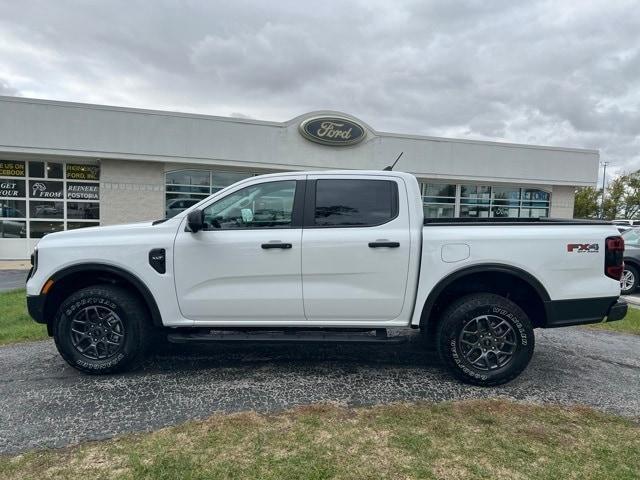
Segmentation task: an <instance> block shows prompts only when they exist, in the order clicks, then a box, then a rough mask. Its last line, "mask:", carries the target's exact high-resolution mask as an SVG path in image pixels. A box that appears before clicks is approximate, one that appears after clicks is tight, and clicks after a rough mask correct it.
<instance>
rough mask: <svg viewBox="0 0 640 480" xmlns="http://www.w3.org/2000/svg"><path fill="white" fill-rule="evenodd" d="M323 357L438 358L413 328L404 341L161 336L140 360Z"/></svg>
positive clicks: (362, 360) (368, 361) (148, 366)
mask: <svg viewBox="0 0 640 480" xmlns="http://www.w3.org/2000/svg"><path fill="white" fill-rule="evenodd" d="M327 362H330V363H334V362H335V363H340V364H343V366H346V365H351V366H352V367H357V366H365V367H368V366H404V367H430V366H433V367H436V368H441V362H440V359H439V357H438V354H437V352H436V348H435V345H433V344H432V343H428V342H426V341H425V340H424V339H423V338H422V337H421V336H420V335H418V334H412V335H410V338H409V340H408V341H407V342H405V343H399V344H380V345H378V344H358V343H342V344H332V343H295V342H292V343H280V344H278V343H271V344H270V343H262V342H241V343H240V342H239V343H217V342H211V343H209V344H199V343H189V344H173V343H169V342H166V341H161V342H159V343H158V344H156V345H154V347H153V348H152V351H151V352H150V355H149V359H148V360H147V361H146V362H145V364H144V365H143V369H144V371H145V372H146V373H151V372H152V371H154V370H155V371H164V370H171V371H175V370H176V369H180V370H200V369H207V368H234V367H235V368H237V367H249V366H256V365H265V364H271V365H273V366H276V365H279V366H282V365H284V364H290V366H292V367H293V366H296V365H298V366H301V367H302V366H305V367H309V366H312V365H314V364H315V365H321V364H325V363H327Z"/></svg>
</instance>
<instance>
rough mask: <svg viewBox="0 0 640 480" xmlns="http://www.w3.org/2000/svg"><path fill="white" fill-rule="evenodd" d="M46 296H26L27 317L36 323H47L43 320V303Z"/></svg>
mask: <svg viewBox="0 0 640 480" xmlns="http://www.w3.org/2000/svg"><path fill="white" fill-rule="evenodd" d="M45 299H46V295H27V310H28V311H29V315H30V316H31V318H33V319H34V320H35V321H36V322H38V323H47V320H46V318H44V302H45Z"/></svg>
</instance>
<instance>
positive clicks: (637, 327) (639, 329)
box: [589, 306, 640, 335]
mask: <svg viewBox="0 0 640 480" xmlns="http://www.w3.org/2000/svg"><path fill="white" fill-rule="evenodd" d="M589 327H590V328H597V329H600V330H611V331H614V332H621V333H633V334H635V335H640V309H638V308H635V307H632V306H629V311H628V312H627V316H626V317H624V318H623V319H622V320H618V321H617V322H611V323H596V324H593V325H589Z"/></svg>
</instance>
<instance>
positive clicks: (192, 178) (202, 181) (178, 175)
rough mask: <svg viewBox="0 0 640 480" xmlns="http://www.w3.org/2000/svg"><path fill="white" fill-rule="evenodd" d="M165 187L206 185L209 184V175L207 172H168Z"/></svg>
mask: <svg viewBox="0 0 640 480" xmlns="http://www.w3.org/2000/svg"><path fill="white" fill-rule="evenodd" d="M166 180H167V185H206V186H209V185H210V184H211V173H210V172H209V171H208V170H178V171H175V172H168V173H167V176H166Z"/></svg>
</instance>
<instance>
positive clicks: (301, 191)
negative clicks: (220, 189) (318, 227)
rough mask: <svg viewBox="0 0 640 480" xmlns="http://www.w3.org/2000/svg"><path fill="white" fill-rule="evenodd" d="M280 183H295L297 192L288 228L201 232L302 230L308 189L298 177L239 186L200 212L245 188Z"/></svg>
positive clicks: (206, 230)
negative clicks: (306, 189)
mask: <svg viewBox="0 0 640 480" xmlns="http://www.w3.org/2000/svg"><path fill="white" fill-rule="evenodd" d="M280 182H295V192H294V194H293V207H292V209H291V223H290V224H289V225H287V226H275V227H247V228H212V229H202V230H201V232H204V233H211V232H213V233H215V232H246V231H255V230H259V231H272V230H291V229H294V228H302V218H303V213H304V198H305V188H306V182H305V180H303V179H300V178H298V177H292V178H280V179H277V180H274V179H271V178H269V179H265V180H264V181H262V182H255V183H250V184H248V185H239V186H238V187H239V188H236V189H234V190H233V191H231V192H229V193H228V194H227V195H223V196H216V198H215V199H212V201H211V202H209V203H207V204H206V205H203V206H202V207H200V208H199V210H201V211H202V212H203V213H204V210H205V209H207V208H209V207H211V206H213V205H215V204H216V203H218V202H219V201H222V200H224V199H225V198H227V197H228V196H230V195H233V194H234V193H236V192H239V191H240V190H244V189H245V188H250V187H255V186H258V185H262V184H264V183H280ZM190 208H193V206H192V207H189V208H187V209H186V210H189V209H190ZM186 218H187V216H185V219H186ZM185 231H188V229H187V226H186V225H185Z"/></svg>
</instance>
